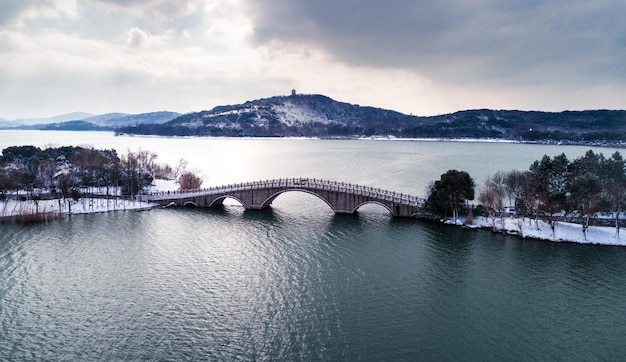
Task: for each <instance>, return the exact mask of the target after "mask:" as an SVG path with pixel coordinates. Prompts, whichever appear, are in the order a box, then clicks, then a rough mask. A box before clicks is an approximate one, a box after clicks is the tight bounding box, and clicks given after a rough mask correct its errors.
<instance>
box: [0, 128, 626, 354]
mask: <svg viewBox="0 0 626 362" xmlns="http://www.w3.org/2000/svg"><path fill="white" fill-rule="evenodd" d="M20 137H22V138H23V140H22V138H20ZM50 143H55V144H57V145H66V144H91V145H94V146H95V147H98V148H102V147H107V148H110V147H114V148H116V149H118V150H119V151H120V152H124V151H125V150H126V149H128V148H130V149H131V150H136V149H138V148H141V149H146V150H153V151H156V152H157V153H158V154H159V156H160V158H161V160H162V161H164V162H170V163H174V162H175V161H176V160H177V159H179V158H181V157H184V158H186V159H188V160H189V163H190V164H191V166H192V167H195V168H198V169H199V170H200V171H202V172H203V173H204V174H205V176H206V177H207V179H208V181H207V184H221V183H224V182H231V181H248V180H254V179H262V178H274V177H283V176H301V175H305V176H309V177H323V178H331V179H337V180H340V181H348V182H359V183H363V184H366V185H370V186H376V187H379V186H380V187H385V188H390V189H393V190H397V191H403V192H411V193H414V194H418V195H421V194H423V193H424V186H425V184H426V183H427V182H429V181H431V180H433V179H436V178H438V176H439V175H440V174H441V173H443V172H445V171H446V170H447V169H449V168H457V169H464V170H467V171H469V172H470V174H472V176H474V178H475V179H477V180H482V179H483V178H484V177H485V176H486V175H488V174H490V173H493V172H495V171H497V170H509V169H512V168H518V169H525V168H527V167H528V165H529V164H530V162H532V161H533V160H534V159H537V158H539V157H541V156H542V155H543V154H544V153H547V154H549V155H555V154H558V153H560V152H566V154H567V155H568V156H569V157H577V156H580V155H582V154H583V153H584V152H585V151H586V150H587V148H578V147H562V148H559V147H549V146H528V145H514V144H487V143H457V142H454V143H451V142H416V141H393V142H388V141H323V140H206V139H185V140H180V139H158V138H128V137H113V136H111V135H109V134H96V133H85V134H82V133H80V134H75V133H46V132H14V133H9V132H0V147H1V148H4V147H6V146H9V145H19V144H34V145H37V146H44V145H46V144H50ZM600 151H602V152H604V153H605V154H606V155H608V154H610V153H612V152H613V150H611V149H601V150H600ZM0 227H1V228H2V229H1V231H2V233H1V234H0V321H1V323H2V326H1V327H0V359H2V360H20V361H22V360H95V359H100V360H102V359H104V360H243V361H248V360H290V361H291V360H332V361H335V360H349V361H353V360H367V361H369V360H372V361H377V360H416V359H421V360H533V359H539V360H621V359H623V358H624V356H626V343H625V342H626V289H625V288H624V280H626V263H624V261H625V258H626V248H618V247H594V246H588V245H574V244H554V243H547V242H537V241H528V240H518V239H516V238H512V237H503V236H501V235H494V234H491V233H487V232H473V231H464V230H459V229H456V228H450V227H445V226H441V225H436V224H427V223H421V222H418V221H414V220H402V219H391V218H390V217H389V215H388V214H387V213H386V211H385V210H384V209H383V208H382V207H375V206H370V207H364V208H362V209H361V210H360V213H359V215H358V216H334V215H333V214H332V212H331V211H330V209H329V208H328V206H327V205H326V204H325V203H324V202H322V201H321V200H319V199H317V198H315V197H314V196H311V195H308V194H303V193H287V194H284V195H281V196H280V197H279V198H277V199H276V201H275V202H274V204H273V207H272V209H271V210H266V211H260V212H259V211H257V212H252V211H250V212H244V211H243V209H242V208H241V207H240V206H238V205H237V204H236V203H232V204H231V205H226V206H225V207H224V208H220V209H211V210H204V209H167V210H151V211H149V212H128V213H112V214H102V215H84V216H72V218H71V219H63V220H60V221H56V222H53V223H49V224H45V225H32V226H7V225H2V226H0Z"/></svg>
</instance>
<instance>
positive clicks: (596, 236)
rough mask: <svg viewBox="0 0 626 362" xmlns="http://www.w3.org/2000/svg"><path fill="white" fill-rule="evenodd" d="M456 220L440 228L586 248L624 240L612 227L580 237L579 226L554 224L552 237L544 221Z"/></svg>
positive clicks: (621, 243) (508, 218)
mask: <svg viewBox="0 0 626 362" xmlns="http://www.w3.org/2000/svg"><path fill="white" fill-rule="evenodd" d="M464 221H465V220H463V219H461V218H459V219H457V221H456V222H454V221H452V220H442V222H443V223H444V224H448V225H454V226H459V227H463V228H466V229H471V230H487V231H491V232H494V233H499V234H505V235H507V236H513V237H518V238H522V239H533V240H542V241H549V242H555V243H576V244H589V245H606V246H626V238H624V239H621V237H616V234H615V233H616V230H615V228H614V227H607V226H589V228H588V229H587V235H586V238H585V234H583V231H582V226H581V225H580V224H575V223H570V222H558V223H557V224H556V227H555V231H554V236H553V235H552V228H551V227H550V224H548V223H547V222H545V221H541V220H539V221H537V222H536V221H535V220H534V219H529V218H519V217H514V216H505V217H503V218H499V217H498V218H495V219H494V218H487V217H483V216H480V217H474V219H473V220H472V223H467V224H465V223H464Z"/></svg>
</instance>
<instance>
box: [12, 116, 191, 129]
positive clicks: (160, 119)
mask: <svg viewBox="0 0 626 362" xmlns="http://www.w3.org/2000/svg"><path fill="white" fill-rule="evenodd" d="M178 116H180V113H176V112H166V111H162V112H151V113H141V114H124V113H107V114H102V115H98V116H94V115H93V114H89V113H82V112H77V113H70V114H65V115H61V116H56V117H51V118H33V119H18V120H14V121H9V120H3V119H0V129H34V130H53V131H114V130H115V129H117V128H119V127H129V126H136V125H138V124H159V123H165V122H168V121H170V120H172V119H174V118H176V117H178Z"/></svg>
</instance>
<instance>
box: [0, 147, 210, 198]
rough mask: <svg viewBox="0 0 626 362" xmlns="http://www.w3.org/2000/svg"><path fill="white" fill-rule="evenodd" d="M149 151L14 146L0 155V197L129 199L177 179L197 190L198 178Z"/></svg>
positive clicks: (181, 185) (181, 183)
mask: <svg viewBox="0 0 626 362" xmlns="http://www.w3.org/2000/svg"><path fill="white" fill-rule="evenodd" d="M157 159H158V156H157V154H156V153H153V152H150V151H137V152H131V151H128V152H127V153H126V154H123V155H118V154H117V151H115V150H113V149H110V150H107V149H100V150H98V149H94V148H88V147H78V146H65V147H48V148H45V149H41V148H39V147H35V146H12V147H8V148H5V149H4V150H2V156H1V157H0V198H1V200H2V201H6V200H7V198H8V197H9V196H10V195H12V194H17V193H18V192H19V191H25V192H26V197H27V198H28V199H30V200H35V201H37V200H38V199H40V198H41V195H42V194H44V193H49V194H50V195H51V196H52V197H54V198H63V199H65V200H68V203H69V200H70V199H78V198H80V197H81V196H82V195H83V194H85V193H92V194H93V193H98V194H101V195H103V196H105V197H107V198H108V197H109V196H114V195H115V196H122V197H133V196H134V195H136V194H137V193H139V192H140V191H142V190H144V189H145V188H146V187H148V186H150V185H151V184H152V182H153V180H154V179H155V178H176V179H177V180H178V182H179V184H180V187H181V189H193V188H199V187H200V185H201V184H202V179H201V178H200V177H199V176H198V175H197V174H196V173H194V172H192V171H188V170H187V163H186V161H184V160H181V161H179V163H178V164H177V165H176V167H175V168H172V167H171V166H169V165H162V164H159V163H158V162H157Z"/></svg>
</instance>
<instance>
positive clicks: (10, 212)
mask: <svg viewBox="0 0 626 362" xmlns="http://www.w3.org/2000/svg"><path fill="white" fill-rule="evenodd" d="M155 206H158V205H157V204H154V203H148V202H140V201H132V200H122V199H118V200H114V199H109V200H106V199H95V198H94V199H91V198H82V199H79V200H78V201H74V200H72V201H71V202H70V205H68V203H67V202H66V201H64V200H59V199H53V200H41V201H39V202H38V203H37V204H35V203H34V202H33V201H15V200H10V201H6V202H0V217H14V216H19V215H36V214H57V215H68V214H88V213H103V212H111V211H124V210H146V209H151V208H153V207H155Z"/></svg>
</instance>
